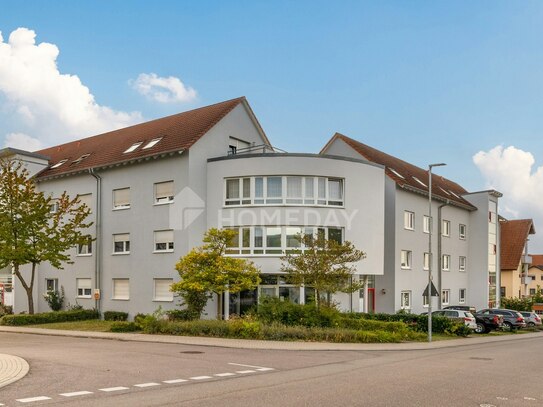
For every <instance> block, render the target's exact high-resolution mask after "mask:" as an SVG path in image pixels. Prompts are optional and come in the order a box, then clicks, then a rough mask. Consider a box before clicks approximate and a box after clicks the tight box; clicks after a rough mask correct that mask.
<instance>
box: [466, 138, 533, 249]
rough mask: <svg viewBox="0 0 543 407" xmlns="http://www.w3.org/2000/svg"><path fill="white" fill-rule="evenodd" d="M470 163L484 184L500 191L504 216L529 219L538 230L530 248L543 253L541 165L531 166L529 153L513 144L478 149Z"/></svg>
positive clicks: (531, 157) (530, 154) (501, 210)
mask: <svg viewBox="0 0 543 407" xmlns="http://www.w3.org/2000/svg"><path fill="white" fill-rule="evenodd" d="M473 162H474V163H475V165H476V166H477V167H478V168H479V170H480V171H481V174H482V175H483V177H484V178H485V180H486V183H487V187H489V188H493V189H496V190H498V191H500V192H502V193H503V198H501V200H500V203H499V206H500V213H501V214H502V215H503V216H505V217H506V218H510V219H520V218H531V219H533V220H534V226H535V229H536V232H537V230H539V231H540V233H539V236H538V234H536V235H535V236H531V237H530V241H531V242H532V243H531V244H530V251H531V252H532V253H536V252H537V253H543V198H542V197H543V166H540V167H534V164H535V159H534V156H533V155H532V153H530V152H527V151H523V150H520V149H518V148H515V147H513V146H509V147H507V148H504V147H503V146H496V147H494V148H493V149H491V150H490V151H488V152H485V151H480V152H478V153H477V154H475V155H474V156H473Z"/></svg>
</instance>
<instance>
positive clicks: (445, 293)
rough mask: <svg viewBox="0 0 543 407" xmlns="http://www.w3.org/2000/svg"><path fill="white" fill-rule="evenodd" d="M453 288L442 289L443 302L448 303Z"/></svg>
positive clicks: (443, 303)
mask: <svg viewBox="0 0 543 407" xmlns="http://www.w3.org/2000/svg"><path fill="white" fill-rule="evenodd" d="M450 294H451V290H441V304H442V305H448V304H449V297H450Z"/></svg>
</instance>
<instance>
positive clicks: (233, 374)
mask: <svg viewBox="0 0 543 407" xmlns="http://www.w3.org/2000/svg"><path fill="white" fill-rule="evenodd" d="M235 375H236V374H235V373H217V374H214V375H213V376H217V377H228V376H235Z"/></svg>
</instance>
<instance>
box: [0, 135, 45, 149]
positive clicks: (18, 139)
mask: <svg viewBox="0 0 543 407" xmlns="http://www.w3.org/2000/svg"><path fill="white" fill-rule="evenodd" d="M5 145H6V147H13V148H18V149H20V150H25V151H35V150H40V149H42V148H43V147H44V145H43V144H42V142H41V141H40V140H38V139H35V138H33V137H30V136H29V135H27V134H24V133H9V134H8V135H7V136H6V143H5Z"/></svg>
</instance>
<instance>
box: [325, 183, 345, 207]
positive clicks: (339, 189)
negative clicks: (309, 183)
mask: <svg viewBox="0 0 543 407" xmlns="http://www.w3.org/2000/svg"><path fill="white" fill-rule="evenodd" d="M328 205H333V206H341V205H343V180H342V179H331V178H330V179H328Z"/></svg>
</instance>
